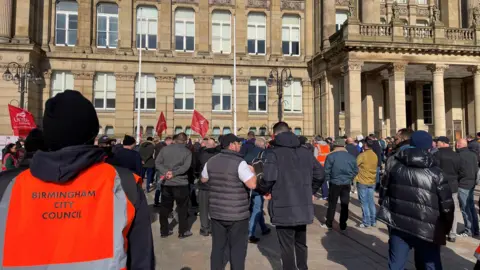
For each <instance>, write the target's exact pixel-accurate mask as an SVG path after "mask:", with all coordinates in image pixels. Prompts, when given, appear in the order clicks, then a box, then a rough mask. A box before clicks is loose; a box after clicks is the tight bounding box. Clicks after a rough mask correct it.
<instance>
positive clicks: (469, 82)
mask: <svg viewBox="0 0 480 270" xmlns="http://www.w3.org/2000/svg"><path fill="white" fill-rule="evenodd" d="M463 83H464V84H465V121H466V122H467V130H466V132H467V134H468V135H475V134H476V133H477V130H476V127H475V121H476V120H475V89H474V88H475V87H474V80H473V79H472V78H465V79H463Z"/></svg>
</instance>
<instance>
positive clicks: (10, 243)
mask: <svg viewBox="0 0 480 270" xmlns="http://www.w3.org/2000/svg"><path fill="white" fill-rule="evenodd" d="M119 171H120V170H119V169H118V168H117V169H116V168H115V167H113V166H111V165H108V164H106V163H99V164H96V165H94V166H92V167H90V168H88V169H86V170H85V171H83V172H82V173H80V174H79V175H78V176H77V177H76V178H75V179H74V180H72V181H70V182H68V183H65V184H57V183H49V182H44V181H42V180H39V179H37V178H35V177H34V176H33V175H32V173H31V172H30V170H26V171H24V172H22V173H20V174H18V176H17V177H15V178H14V179H13V180H12V181H11V182H10V184H9V185H8V187H7V188H6V190H5V192H4V194H3V196H2V197H1V200H0V208H1V209H2V211H0V263H1V265H0V269H29V270H37V269H38V270H40V269H55V270H64V269H65V270H67V269H69V270H70V269H89V270H104V269H112V270H113V269H115V270H126V269H127V234H128V232H129V230H130V226H131V224H132V222H133V219H134V217H135V208H134V205H133V203H132V202H131V201H130V200H129V198H128V196H127V195H128V192H129V191H127V190H126V189H124V187H125V186H127V185H126V184H125V181H127V180H129V181H131V182H132V183H129V185H130V186H131V185H132V184H133V186H134V187H136V183H133V178H135V182H137V181H138V177H137V176H133V175H132V177H131V179H130V178H129V179H125V178H127V177H124V175H126V174H125V173H123V171H122V173H119ZM120 175H122V177H120ZM121 178H123V179H121ZM122 183H124V185H122ZM127 189H128V188H127Z"/></svg>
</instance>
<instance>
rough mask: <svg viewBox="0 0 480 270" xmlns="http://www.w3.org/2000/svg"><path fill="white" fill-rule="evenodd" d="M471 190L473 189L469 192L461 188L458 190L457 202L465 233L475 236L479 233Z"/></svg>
mask: <svg viewBox="0 0 480 270" xmlns="http://www.w3.org/2000/svg"><path fill="white" fill-rule="evenodd" d="M473 190H474V188H472V189H470V190H468V189H463V188H459V189H458V202H459V204H460V209H461V211H462V216H463V220H464V222H465V233H467V234H468V235H477V234H478V233H479V228H478V216H477V212H476V211H475V202H474V200H473Z"/></svg>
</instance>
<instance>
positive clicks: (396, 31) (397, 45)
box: [324, 20, 480, 58]
mask: <svg viewBox="0 0 480 270" xmlns="http://www.w3.org/2000/svg"><path fill="white" fill-rule="evenodd" d="M329 40H330V47H329V48H328V49H327V50H326V51H324V57H325V58H330V57H332V56H334V55H337V54H338V52H339V51H345V50H347V51H351V50H356V49H359V50H362V51H371V50H375V51H390V50H392V51H408V52H412V53H425V52H428V51H431V52H435V53H448V54H462V55H465V54H467V55H480V27H472V28H449V27H445V26H443V25H442V24H441V23H437V24H434V25H432V26H412V25H403V24H401V23H390V24H366V23H362V22H359V21H358V20H348V21H347V22H345V24H344V25H343V26H342V28H341V29H340V30H339V31H337V32H336V33H335V34H333V35H332V36H331V37H330V38H329Z"/></svg>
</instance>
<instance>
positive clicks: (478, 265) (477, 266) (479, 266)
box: [473, 261, 480, 270]
mask: <svg viewBox="0 0 480 270" xmlns="http://www.w3.org/2000/svg"><path fill="white" fill-rule="evenodd" d="M473 270H480V261H477V263H476V264H475V268H473Z"/></svg>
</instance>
